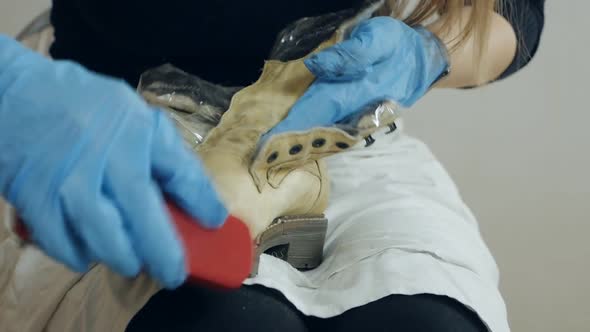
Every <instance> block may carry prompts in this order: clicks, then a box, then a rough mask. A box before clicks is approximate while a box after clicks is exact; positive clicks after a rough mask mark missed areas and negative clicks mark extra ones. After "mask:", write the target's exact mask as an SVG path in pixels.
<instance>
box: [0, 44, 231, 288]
mask: <svg viewBox="0 0 590 332" xmlns="http://www.w3.org/2000/svg"><path fill="white" fill-rule="evenodd" d="M0 194H1V195H2V196H3V197H5V198H6V199H7V201H8V202H10V203H11V204H12V205H13V206H14V207H15V209H16V210H17V211H18V213H19V214H20V216H21V217H22V219H23V221H24V222H25V224H26V225H27V227H28V229H29V231H30V232H31V237H32V239H33V241H34V242H35V243H36V244H37V245H38V246H39V247H40V248H41V249H42V250H44V251H45V252H46V253H47V254H48V255H49V256H51V257H53V258H54V259H56V260H58V261H60V262H62V263H64V264H65V265H66V266H68V267H70V268H71V269H73V270H75V271H79V272H84V271H86V270H87V269H88V267H89V265H90V264H92V263H95V262H99V263H104V264H106V265H107V266H109V267H110V268H111V269H113V270H114V271H116V272H118V273H120V274H122V275H124V276H135V275H137V274H138V273H139V272H140V271H142V270H143V271H145V272H147V273H149V274H150V275H152V276H153V277H154V278H155V279H157V280H158V281H159V282H160V283H161V284H162V285H163V286H164V287H168V288H174V287H177V286H178V285H180V284H181V283H182V282H183V281H184V280H185V278H186V271H185V265H184V258H185V257H184V253H183V249H182V245H181V243H180V241H179V239H177V236H176V233H175V231H174V228H173V225H172V223H171V221H170V220H169V216H168V214H167V212H166V208H165V205H164V200H163V196H164V195H166V196H169V197H171V198H172V199H173V200H174V201H175V202H176V203H177V204H178V205H179V206H180V207H181V208H183V209H184V210H185V211H186V212H188V213H189V214H191V215H192V216H194V217H195V218H197V219H199V220H201V222H202V224H203V226H205V227H211V228H215V227H219V226H221V224H222V223H223V222H224V220H225V219H226V217H227V211H226V209H225V207H224V206H223V204H222V202H221V201H220V200H219V198H218V196H217V193H216V192H215V190H214V188H213V185H212V183H211V182H210V180H209V179H208V177H207V176H206V174H205V170H204V169H203V166H202V164H201V163H200V161H199V160H198V159H197V157H196V156H195V155H194V154H193V153H191V152H190V151H189V150H188V148H186V147H185V145H184V143H183V141H182V140H181V138H180V136H179V135H178V134H177V132H176V129H175V128H174V126H173V124H172V123H171V121H169V119H168V118H167V117H166V116H165V114H164V113H163V112H161V111H158V110H157V109H155V108H153V107H151V106H149V105H147V104H146V103H145V102H144V101H143V100H142V99H141V98H140V97H139V96H138V95H137V94H136V93H135V91H134V90H133V89H132V88H131V87H130V86H128V85H127V84H125V83H124V82H122V81H119V80H115V79H112V78H108V77H103V76H99V75H97V74H93V73H91V72H89V71H87V70H85V69H84V68H82V67H81V66H79V65H77V64H75V63H72V62H66V61H51V60H49V59H46V58H44V57H42V56H40V55H38V54H36V53H34V52H32V51H30V50H28V49H26V48H24V47H23V46H21V45H20V44H19V43H17V42H16V41H14V40H13V39H11V38H8V37H4V36H1V35H0Z"/></svg>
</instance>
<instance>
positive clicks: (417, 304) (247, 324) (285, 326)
mask: <svg viewBox="0 0 590 332" xmlns="http://www.w3.org/2000/svg"><path fill="white" fill-rule="evenodd" d="M135 331H141V332H153V331H175V332H189V331H190V332H192V331H202V332H209V331H242V332H249V331H257V332H258V331H265V332H267V331H278V332H290V331H293V332H304V331H309V332H315V331H317V332H325V331H342V332H346V331H366V332H372V331H375V332H377V331H396V332H406V331H408V332H410V331H411V332H420V331H429V332H430V331H437V332H446V331H462V332H483V331H487V330H486V328H485V326H484V324H483V323H482V322H481V320H480V319H479V318H478V317H477V315H476V314H475V313H474V312H472V311H471V310H469V309H468V308H466V307H465V306H463V305H462V304H460V303H459V302H457V301H455V300H453V299H451V298H448V297H444V296H437V295H430V294H420V295H390V296H387V297H384V298H382V299H380V300H377V301H374V302H371V303H368V304H366V305H364V306H360V307H357V308H354V309H351V310H348V311H346V312H344V313H343V314H341V315H338V316H336V317H332V318H326V319H322V318H316V317H311V316H304V315H303V314H302V313H300V312H299V311H298V310H297V309H296V308H295V307H294V306H293V305H292V304H291V303H289V301H288V300H287V299H286V298H285V297H284V296H283V295H282V294H281V293H279V292H278V291H276V290H273V289H269V288H265V287H262V286H245V287H242V288H241V289H239V290H237V291H231V292H224V291H214V290H207V289H203V288H198V287H193V286H184V287H181V288H179V289H177V290H174V291H161V292H159V293H158V294H156V295H155V296H154V297H153V298H152V299H151V300H150V301H149V302H148V303H147V304H146V306H145V307H144V308H143V309H142V310H141V311H140V312H139V313H138V314H137V315H136V316H135V317H134V318H133V320H132V321H131V322H130V324H129V326H128V328H127V332H135Z"/></svg>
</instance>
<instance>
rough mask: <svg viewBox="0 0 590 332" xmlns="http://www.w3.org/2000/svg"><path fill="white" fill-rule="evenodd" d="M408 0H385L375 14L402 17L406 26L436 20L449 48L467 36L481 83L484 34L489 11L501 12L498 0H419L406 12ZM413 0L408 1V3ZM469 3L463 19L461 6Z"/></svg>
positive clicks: (463, 8) (452, 48)
mask: <svg viewBox="0 0 590 332" xmlns="http://www.w3.org/2000/svg"><path fill="white" fill-rule="evenodd" d="M410 2H411V1H410V0H386V1H385V4H384V6H383V7H382V8H381V10H380V13H379V15H387V16H393V17H395V18H403V20H404V22H405V23H406V24H408V25H410V26H415V25H418V24H424V25H428V23H429V21H432V20H433V19H434V21H436V30H435V31H434V32H435V33H437V35H439V36H444V37H445V38H444V39H445V41H446V43H447V48H448V50H449V52H451V53H452V52H453V51H455V50H457V49H458V47H459V46H461V45H462V44H463V43H464V42H465V41H467V40H468V39H471V40H472V41H473V43H474V46H475V47H474V49H473V52H474V54H473V61H474V63H475V68H478V69H477V70H476V73H475V75H476V76H477V80H478V81H479V80H481V83H485V81H484V78H485V77H486V75H488V73H486V72H485V71H484V70H482V69H481V66H480V64H481V63H482V62H481V61H482V58H483V55H484V52H485V50H486V49H487V46H488V40H489V38H488V34H489V32H490V25H491V21H492V18H493V13H494V12H496V13H501V12H502V10H503V8H501V4H502V3H504V1H502V0H420V1H419V2H418V4H417V5H415V7H414V8H413V9H412V10H411V12H409V13H407V9H408V6H409V5H410V4H411V3H410ZM413 3H414V2H413V1H412V4H413ZM467 6H469V8H470V12H469V16H468V17H467V21H466V22H465V21H464V20H465V16H464V10H465V8H466V7H467ZM457 22H461V24H460V26H461V27H462V28H461V29H457V24H456V23H457Z"/></svg>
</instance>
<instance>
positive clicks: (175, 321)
mask: <svg viewBox="0 0 590 332" xmlns="http://www.w3.org/2000/svg"><path fill="white" fill-rule="evenodd" d="M156 331H157V332H159V331H162V332H165V331H166V332H167V331H174V332H193V331H194V332H207V331H227V332H233V331H240V332H250V331H253V332H254V331H256V332H258V331H268V332H273V331H277V332H304V331H308V330H307V329H306V327H305V323H304V321H303V319H302V315H301V314H300V313H299V312H298V311H297V310H296V309H295V307H293V305H291V304H290V303H289V302H288V301H287V300H286V299H285V298H284V297H282V296H281V294H280V293H279V292H277V291H275V290H272V289H268V288H265V287H262V286H245V287H242V288H240V289H239V290H235V291H219V290H210V289H205V288H200V287H195V286H188V285H186V286H182V287H180V288H178V289H176V290H172V291H169V290H162V291H160V292H158V293H157V294H156V295H154V296H153V297H152V298H151V299H150V301H149V302H148V303H147V304H146V305H145V306H144V307H143V308H142V309H141V310H140V311H139V312H138V313H137V314H136V315H135V317H134V318H133V319H132V320H131V322H130V323H129V325H128V327H127V329H126V332H156Z"/></svg>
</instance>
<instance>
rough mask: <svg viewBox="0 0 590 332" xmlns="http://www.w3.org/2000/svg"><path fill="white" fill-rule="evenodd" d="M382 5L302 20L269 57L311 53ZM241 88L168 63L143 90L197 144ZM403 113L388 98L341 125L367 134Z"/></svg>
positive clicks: (150, 75) (147, 78)
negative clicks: (349, 23)
mask: <svg viewBox="0 0 590 332" xmlns="http://www.w3.org/2000/svg"><path fill="white" fill-rule="evenodd" d="M382 4H383V1H375V0H370V1H366V3H365V4H363V5H362V6H361V7H360V8H353V9H348V10H343V11H340V12H336V13H329V14H326V15H322V16H317V17H305V18H302V19H299V20H297V21H295V22H293V23H292V24H290V25H289V26H287V27H285V29H283V30H282V31H281V32H280V33H279V34H278V36H277V39H276V42H275V44H274V46H273V48H272V50H271V52H270V55H269V57H268V59H269V60H278V61H290V60H295V59H299V58H302V57H305V56H306V55H307V54H309V53H310V52H312V51H313V50H314V49H315V48H316V47H318V46H319V45H320V44H321V43H322V42H323V41H325V40H327V39H329V38H330V37H331V36H332V35H333V34H334V33H335V32H336V30H337V29H339V28H343V26H342V24H343V23H344V22H346V21H349V20H351V19H353V18H354V20H356V21H359V20H362V19H366V18H369V17H371V16H372V15H374V14H375V13H376V12H377V11H378V10H379V9H380V7H381V5H382ZM354 20H353V21H354ZM352 27H353V26H350V27H349V28H348V29H351V28H352ZM345 30H346V27H345ZM347 32H350V31H345V34H346V33H347ZM241 88H243V87H226V86H221V85H216V84H212V83H210V82H208V81H205V80H203V79H201V78H199V77H198V76H195V75H191V74H188V73H186V72H183V71H182V70H180V69H178V68H175V67H174V66H172V65H170V64H164V65H162V66H160V67H156V68H153V69H151V70H148V71H146V72H145V73H144V74H143V75H142V76H141V79H140V82H139V85H138V92H139V93H141V94H142V95H143V96H144V98H146V99H147V100H148V101H149V102H151V103H153V104H156V105H159V106H161V107H163V108H164V109H165V110H167V111H168V112H169V113H170V116H171V118H172V119H173V120H174V121H175V122H176V124H177V126H178V128H179V129H180V131H181V133H182V135H183V137H184V138H185V140H186V141H187V142H188V143H189V145H190V146H191V147H195V146H197V145H198V144H199V143H201V142H202V141H203V140H204V139H205V137H206V136H207V133H208V132H209V130H211V128H213V127H215V126H216V124H217V123H218V121H219V120H220V119H221V116H222V115H223V113H224V112H225V111H226V110H227V109H228V107H229V103H230V101H231V98H232V96H233V94H235V93H236V92H237V91H239V90H240V89H241ZM398 113H399V107H398V105H397V104H396V103H394V102H390V101H384V102H381V103H377V104H374V105H368V106H367V107H366V108H365V109H364V110H361V111H360V112H358V113H357V114H354V115H352V116H349V117H347V118H346V119H343V120H342V121H340V123H338V124H336V127H337V128H339V129H341V130H344V131H346V132H347V133H348V134H350V135H353V136H357V135H358V136H362V137H364V136H367V135H369V134H370V132H372V131H374V129H375V128H380V127H385V126H388V125H389V126H391V125H392V124H393V123H394V120H395V119H397V118H398V115H399V114H398Z"/></svg>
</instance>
